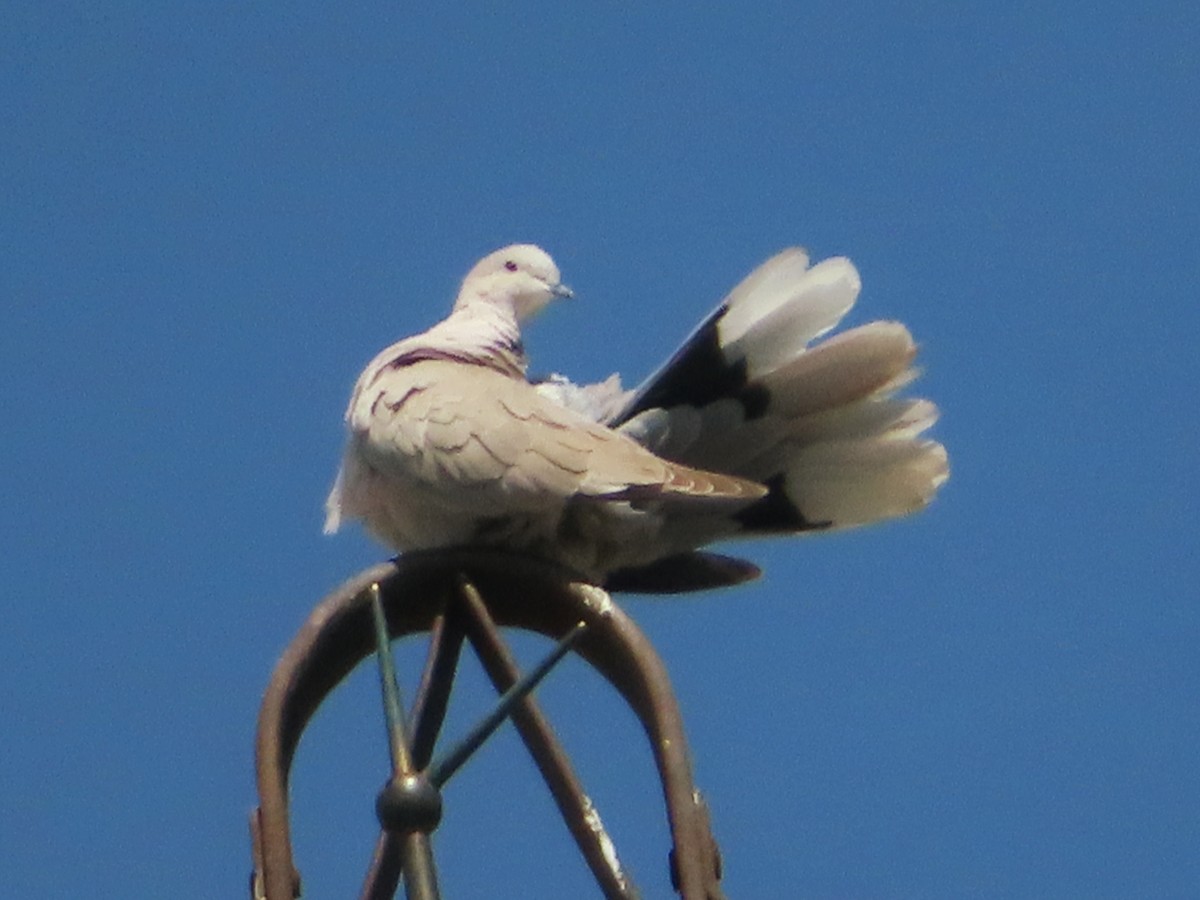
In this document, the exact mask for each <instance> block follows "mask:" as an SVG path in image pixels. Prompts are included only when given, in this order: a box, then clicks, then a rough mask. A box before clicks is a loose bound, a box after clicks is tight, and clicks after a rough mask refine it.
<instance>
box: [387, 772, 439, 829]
mask: <svg viewBox="0 0 1200 900" xmlns="http://www.w3.org/2000/svg"><path fill="white" fill-rule="evenodd" d="M375 815H376V816H378V817H379V824H380V825H382V826H383V827H384V829H386V830H387V831H392V832H403V831H421V832H425V833H426V834H428V833H429V832H431V831H433V830H434V829H435V828H437V827H438V823H440V822H441V821H442V792H441V791H439V790H438V789H437V788H436V787H434V786H433V783H432V782H431V781H430V780H429V779H428V778H426V777H425V776H424V775H405V776H403V777H401V778H393V779H392V780H391V781H389V782H388V783H387V784H385V785H384V786H383V790H381V791H380V792H379V796H378V797H376V798H375Z"/></svg>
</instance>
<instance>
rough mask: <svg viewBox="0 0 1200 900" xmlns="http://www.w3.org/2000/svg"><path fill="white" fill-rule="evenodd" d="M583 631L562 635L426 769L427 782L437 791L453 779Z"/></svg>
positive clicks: (582, 625) (578, 627) (577, 629)
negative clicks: (460, 737)
mask: <svg viewBox="0 0 1200 900" xmlns="http://www.w3.org/2000/svg"><path fill="white" fill-rule="evenodd" d="M585 631H587V622H579V623H578V624H576V626H575V627H574V628H572V629H571V630H570V631H568V632H567V633H566V634H565V635H563V638H562V640H560V641H559V642H558V644H557V645H556V646H555V647H554V649H553V650H551V651H550V653H549V654H548V655H547V656H546V658H545V659H543V660H542V661H541V662H540V663H538V664H537V665H536V666H534V667H533V668H532V669H530V670H529V671H528V672H527V673H525V675H523V676H522V677H521V678H520V679H519V680H518V681H517V682H516V683H515V684H514V685H513V686H512V687H511V688H509V689H508V690H507V691H505V692H504V694H503V695H501V697H500V702H499V703H497V704H496V706H495V708H494V709H492V711H491V712H490V713H488V714H487V715H486V716H484V717H483V720H482V721H480V723H479V724H478V725H476V726H475V727H474V728H472V729H471V731H470V732H469V733H468V734H467V735H466V737H464V738H463V739H462V740H461V741H459V742H458V743H457V744H455V745H454V747H452V748H451V749H450V750H449V751H448V752H447V753H446V755H445V756H443V757H442V758H441V759H439V760H437V761H436V762H434V763H433V765H431V766H430V767H429V771H428V775H429V780H430V781H432V782H433V784H434V786H435V787H439V788H440V787H441V786H442V785H444V784H445V783H446V782H447V781H449V780H450V779H451V777H453V775H454V773H455V772H457V771H458V770H459V769H460V768H461V767H462V765H463V763H465V762H466V761H467V760H468V759H470V758H471V754H473V753H474V752H475V751H476V750H478V749H479V748H480V747H481V746H483V743H484V741H486V740H487V739H488V738H489V737H491V736H492V735H493V734H495V732H496V729H497V728H499V727H500V726H501V724H503V722H504V720H505V719H507V718H508V717H509V715H510V714H511V713H512V711H513V710H514V709H515V708H516V706H517V704H518V703H520V702H521V701H522V700H524V699H525V698H526V697H528V696H529V695H530V694H531V693H533V690H534V689H535V688H536V687H537V686H538V685H539V684H541V683H542V680H543V679H544V678H545V677H546V676H547V675H549V674H550V670H551V669H553V668H554V667H555V665H557V664H558V662H559V661H560V660H561V659H562V658H563V657H564V656H566V655H567V654H568V653H569V652H570V651H571V648H572V647H574V646H575V644H576V643H577V642H578V641H579V639H580V638H581V637H583V633H584V632H585Z"/></svg>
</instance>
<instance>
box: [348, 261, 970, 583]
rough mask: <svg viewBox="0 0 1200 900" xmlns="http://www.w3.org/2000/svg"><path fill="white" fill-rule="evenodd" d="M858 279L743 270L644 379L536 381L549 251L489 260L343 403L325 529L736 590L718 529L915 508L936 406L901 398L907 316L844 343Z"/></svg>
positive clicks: (807, 528)
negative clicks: (534, 337) (717, 549)
mask: <svg viewBox="0 0 1200 900" xmlns="http://www.w3.org/2000/svg"><path fill="white" fill-rule="evenodd" d="M859 290H860V281H859V276H858V272H857V270H856V269H855V268H854V266H853V264H852V263H851V262H850V261H849V260H848V259H845V258H844V257H837V258H832V259H827V260H824V261H822V262H820V263H818V264H816V265H810V261H809V258H808V255H807V253H806V252H805V251H803V250H801V249H799V248H790V249H787V250H784V251H783V252H781V253H779V254H777V255H776V256H774V257H772V258H771V259H770V260H768V261H767V262H765V263H763V264H762V265H761V266H760V267H759V268H757V269H756V270H755V271H754V272H752V273H751V274H750V275H749V276H747V277H746V278H745V279H744V280H743V281H742V282H741V283H740V284H739V285H738V286H737V287H735V288H734V289H733V291H732V292H731V293H730V294H729V295H728V297H727V298H726V299H725V300H724V301H723V302H722V303H721V304H720V305H719V306H718V307H717V309H716V310H714V311H713V312H712V313H711V314H710V315H709V316H708V317H707V318H706V319H704V320H703V321H702V323H701V324H700V326H699V327H698V328H696V329H695V330H694V331H693V332H692V334H691V335H690V336H689V337H688V338H687V339H685V341H684V342H683V344H682V345H681V346H680V348H679V349H678V350H677V351H676V352H675V354H674V355H673V356H672V357H670V359H669V360H668V361H667V363H666V364H664V365H663V366H662V367H661V368H660V369H659V370H658V371H657V372H655V373H654V374H653V375H651V376H650V377H649V378H648V379H647V380H646V381H645V383H644V384H642V385H641V386H640V387H638V388H637V389H636V390H632V391H625V390H623V389H622V388H621V385H620V381H619V378H618V377H617V376H613V377H611V378H610V379H608V380H607V381H605V382H601V383H600V384H596V385H585V386H578V385H574V384H572V383H571V382H570V381H568V380H567V379H565V378H563V377H562V376H557V375H556V376H551V377H549V378H547V379H545V380H542V381H534V380H531V379H530V378H529V377H528V374H527V371H528V360H527V357H526V354H525V350H524V347H523V344H522V341H521V324H522V323H523V322H525V321H527V320H528V319H529V318H530V317H531V316H533V315H535V314H536V313H538V312H539V311H540V310H542V309H543V308H544V307H545V306H547V305H548V304H549V303H551V302H552V301H554V300H556V299H559V298H565V297H570V296H571V291H570V290H569V289H568V288H567V287H566V286H565V285H563V284H562V281H561V276H560V273H559V270H558V267H557V266H556V265H555V263H554V261H553V260H552V259H551V257H550V256H549V255H548V254H547V253H546V252H545V251H544V250H542V249H540V248H539V247H536V246H534V245H531V244H516V245H512V246H510V247H505V248H503V249H500V250H497V251H495V252H494V253H492V254H489V255H488V256H486V257H484V258H483V259H482V260H480V261H479V262H478V263H477V264H476V265H475V266H474V267H473V268H472V269H471V270H470V272H469V273H468V274H467V276H466V278H465V279H464V280H463V282H462V286H461V288H460V290H459V293H458V296H457V298H456V300H455V302H454V305H453V307H452V309H451V312H450V315H449V316H448V317H447V318H446V319H444V320H443V321H441V322H439V323H438V324H436V325H434V326H433V327H432V328H430V329H429V330H427V331H425V332H423V333H421V334H418V335H415V336H413V337H409V338H405V339H403V340H401V341H398V342H397V343H395V344H392V345H391V346H390V347H388V348H387V349H385V350H383V351H382V352H381V353H379V354H378V355H377V356H376V357H375V358H374V359H373V360H372V361H371V362H370V363H369V364H368V365H367V367H366V369H365V370H364V371H363V372H362V374H361V375H360V376H359V378H358V381H357V383H356V384H355V387H354V390H353V393H352V395H351V398H350V402H349V405H348V407H347V410H346V415H345V419H346V424H347V427H348V431H349V438H348V440H347V444H346V448H345V452H344V455H343V459H342V464H341V468H340V470H339V472H338V475H337V478H336V480H335V483H334V486H333V489H332V491H331V492H330V494H329V497H328V500H327V501H326V522H325V531H326V533H333V532H336V531H337V530H338V529H339V528H340V526H341V525H342V523H343V522H345V521H347V520H350V519H358V520H361V521H362V523H363V524H364V526H365V527H366V529H367V530H368V531H369V532H370V533H371V534H373V535H374V536H375V537H376V538H377V539H379V540H380V541H382V542H383V543H384V544H385V545H387V546H389V547H391V548H392V549H394V550H397V551H399V552H401V553H403V552H405V551H412V550H432V549H439V548H460V547H488V548H499V549H503V550H508V551H512V552H517V553H524V554H531V555H534V556H538V557H541V558H543V559H547V560H550V561H553V562H556V563H559V564H561V565H564V566H566V567H567V568H569V569H571V570H572V571H574V572H575V573H578V574H579V575H580V576H581V577H583V578H584V579H586V580H589V581H591V582H593V583H596V584H601V585H607V586H609V587H612V588H613V589H618V588H619V589H627V590H628V589H633V590H637V589H644V590H668V591H669V590H673V589H680V590H682V589H690V588H692V587H704V586H713V585H717V584H723V583H733V582H735V581H739V580H743V579H744V578H745V577H747V572H750V573H756V572H757V570H756V569H754V568H753V567H752V566H749V567H748V568H747V566H748V564H745V565H743V566H742V567H739V566H738V565H736V563H737V561H730V562H732V563H734V565H733V566H732V567H730V566H726V565H723V563H722V560H723V558H722V557H716V556H713V555H711V554H707V553H705V552H703V550H702V548H704V547H705V546H706V545H708V544H710V543H712V542H714V541H718V540H723V539H728V538H739V537H754V536H760V535H783V534H799V533H805V532H811V531H825V530H830V529H838V528H848V527H852V526H857V525H864V524H868V523H871V522H875V521H879V520H882V519H888V518H893V517H896V516H902V515H905V514H907V513H910V512H913V511H916V510H918V509H920V508H922V507H923V506H925V505H927V504H928V503H929V502H930V501H931V500H932V498H933V497H934V495H935V494H936V492H937V490H938V488H939V487H940V486H941V484H942V483H943V482H944V481H945V480H946V478H947V477H948V472H949V469H948V461H947V454H946V451H945V449H944V448H943V447H942V445H941V444H939V443H938V442H936V441H934V440H932V439H930V438H927V437H924V432H925V431H926V430H927V429H928V428H929V427H930V426H932V425H933V423H934V421H935V420H936V418H937V409H936V407H935V406H934V405H933V404H932V403H931V402H929V401H927V400H922V399H906V398H900V397H898V396H897V393H898V392H899V391H900V390H901V389H902V388H903V387H904V386H905V385H907V383H908V382H909V381H911V380H912V378H914V377H915V372H914V370H913V369H912V361H913V359H914V357H915V354H916V345H915V343H914V342H913V339H912V337H911V335H910V334H909V332H908V330H907V328H905V327H904V326H903V325H902V324H900V323H898V322H887V321H881V322H871V323H868V324H866V325H862V326H859V327H857V328H853V329H850V330H848V331H845V332H842V333H841V334H838V335H835V336H833V337H831V338H829V339H827V340H824V341H819V342H816V343H814V341H817V339H818V338H820V337H821V336H823V335H824V334H826V333H827V332H829V331H830V330H831V329H833V328H834V327H835V326H836V325H837V324H838V323H839V322H840V321H841V319H842V317H843V316H844V315H845V314H846V313H847V312H848V311H849V310H850V308H851V307H852V306H853V305H854V303H855V301H856V299H857V297H858V293H859Z"/></svg>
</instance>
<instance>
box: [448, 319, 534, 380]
mask: <svg viewBox="0 0 1200 900" xmlns="http://www.w3.org/2000/svg"><path fill="white" fill-rule="evenodd" d="M427 337H428V338H430V341H429V343H430V345H431V346H433V347H436V348H437V349H439V350H444V351H447V352H448V353H450V354H452V355H453V356H455V357H457V358H459V359H464V361H470V362H472V363H475V364H477V365H485V366H488V367H489V368H493V369H496V370H498V371H502V372H504V373H505V374H509V375H512V376H513V377H514V378H524V377H525V369H526V367H527V366H528V360H527V358H526V356H525V347H524V345H523V344H522V342H521V329H520V327H519V326H518V325H517V317H516V315H515V314H514V313H513V311H512V309H511V308H509V307H507V306H504V305H502V304H495V303H471V304H466V305H463V306H461V307H458V308H456V309H455V310H454V311H453V312H452V313H451V314H450V316H449V317H448V318H447V319H446V320H445V321H443V322H442V323H441V324H440V325H438V326H436V327H435V328H434V329H432V330H431V331H429V332H427Z"/></svg>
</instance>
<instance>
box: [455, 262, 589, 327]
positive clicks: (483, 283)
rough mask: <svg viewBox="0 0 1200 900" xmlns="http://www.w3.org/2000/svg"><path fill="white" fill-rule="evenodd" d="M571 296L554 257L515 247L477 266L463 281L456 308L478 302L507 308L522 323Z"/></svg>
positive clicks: (478, 263)
mask: <svg viewBox="0 0 1200 900" xmlns="http://www.w3.org/2000/svg"><path fill="white" fill-rule="evenodd" d="M570 296H571V289H570V288H569V287H567V286H566V285H564V284H563V283H562V281H561V280H560V276H559V273H558V266H556V265H555V264H554V260H553V259H551V258H550V254H548V253H547V252H546V251H545V250H543V249H541V248H540V247H535V246H534V245H533V244H513V245H511V246H509V247H504V248H503V249H500V250H497V251H496V252H494V253H489V254H488V255H487V256H485V257H484V258H483V259H481V260H480V261H479V262H477V263H476V264H475V267H474V268H472V269H471V271H470V272H468V273H467V277H466V278H464V279H463V283H462V289H461V290H460V291H459V293H458V299H457V300H456V301H455V303H454V308H455V309H456V310H457V309H460V308H461V307H463V306H465V305H466V304H469V303H478V302H487V303H496V304H507V305H510V306H511V308H512V311H513V314H514V315H515V316H516V318H517V321H518V322H520V321H523V320H524V319H527V318H529V317H530V316H532V315H533V314H534V313H536V312H538V311H539V310H540V309H542V308H543V307H544V306H546V305H547V304H548V303H549V302H550V301H551V300H555V299H557V298H560V297H570Z"/></svg>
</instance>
